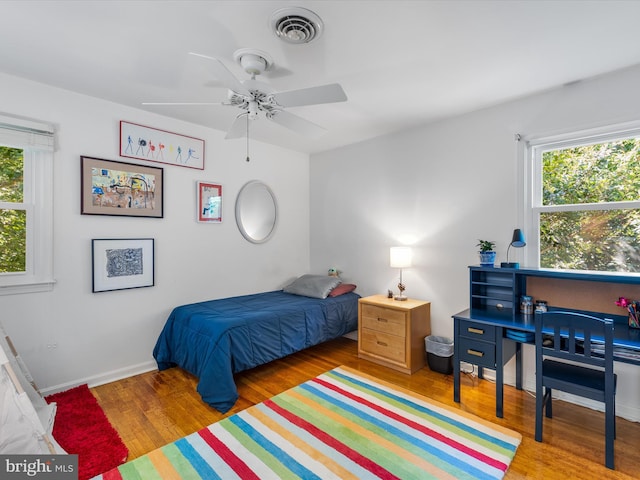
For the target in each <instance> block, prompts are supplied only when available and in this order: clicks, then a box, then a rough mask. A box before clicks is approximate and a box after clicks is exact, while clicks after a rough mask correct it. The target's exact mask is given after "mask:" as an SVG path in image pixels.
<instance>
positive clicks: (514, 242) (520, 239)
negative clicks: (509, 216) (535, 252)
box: [511, 228, 527, 248]
mask: <svg viewBox="0 0 640 480" xmlns="http://www.w3.org/2000/svg"><path fill="white" fill-rule="evenodd" d="M526 244H527V243H526V242H525V241H524V233H522V230H520V229H519V228H516V229H515V230H514V231H513V238H512V239H511V246H513V247H516V248H520V247H524V246H525V245H526Z"/></svg>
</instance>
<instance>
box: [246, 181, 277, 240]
mask: <svg viewBox="0 0 640 480" xmlns="http://www.w3.org/2000/svg"><path fill="white" fill-rule="evenodd" d="M254 185H258V186H261V187H264V189H265V190H266V191H267V193H268V194H269V196H270V197H271V201H272V202H273V223H272V225H271V229H270V230H269V232H268V233H267V234H266V235H265V236H263V237H261V238H255V237H253V236H251V235H250V234H249V233H248V232H247V230H246V228H245V226H244V223H243V220H242V197H243V193H244V192H246V191H247V190H248V189H249V188H250V187H252V186H254ZM235 213H236V224H237V225H238V230H240V233H241V234H242V236H243V237H244V238H245V239H246V240H248V241H249V242H251V243H264V242H266V241H267V240H269V239H270V238H271V237H272V236H273V233H274V232H275V230H276V224H277V223H278V202H277V201H276V196H275V195H274V193H273V190H271V188H269V185H267V184H266V183H264V182H262V181H260V180H251V181H249V182H247V183H245V184H244V185H243V186H242V188H241V189H240V191H239V192H238V196H237V197H236V208H235Z"/></svg>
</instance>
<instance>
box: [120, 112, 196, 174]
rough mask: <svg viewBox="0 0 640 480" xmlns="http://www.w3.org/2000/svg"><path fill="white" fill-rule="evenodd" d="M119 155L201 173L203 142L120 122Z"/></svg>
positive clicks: (177, 134)
mask: <svg viewBox="0 0 640 480" xmlns="http://www.w3.org/2000/svg"><path fill="white" fill-rule="evenodd" d="M120 156H121V157H127V158H138V159H140V160H149V161H150V162H159V163H168V164H170V165H177V166H179V167H187V168H196V169H198V170H204V140H201V139H199V138H194V137H189V136H187V135H180V134H179V133H172V132H167V131H166V130H159V129H157V128H151V127H145V126H144V125H138V124H137V123H130V122H125V121H124V120H121V121H120Z"/></svg>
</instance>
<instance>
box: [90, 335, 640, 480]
mask: <svg viewBox="0 0 640 480" xmlns="http://www.w3.org/2000/svg"><path fill="white" fill-rule="evenodd" d="M340 365H346V366H349V367H352V368H355V369H356V370H359V371H362V372H365V373H368V374H370V375H373V376H375V377H378V378H380V379H383V380H386V381H388V382H392V383H394V384H397V385H400V386H402V387H404V388H408V389H410V390H413V391H415V392H417V393H420V394H422V395H425V396H427V397H429V398H431V399H433V400H437V401H439V402H442V403H445V404H447V405H453V406H456V407H458V408H460V409H462V410H465V411H468V412H471V413H474V414H475V415H478V416H479V417H482V418H485V419H487V420H490V421H492V422H494V423H497V424H500V425H503V426H505V427H508V428H511V429H512V430H516V431H517V432H520V433H521V434H522V436H523V440H522V443H521V444H520V447H519V448H518V451H517V453H516V456H515V458H514V460H513V462H512V464H511V466H510V468H509V471H508V472H507V475H506V476H505V478H507V479H519V478H533V479H545V480H546V479H554V478H557V479H563V480H564V479H589V480H593V479H604V478H614V479H617V478H620V479H623V478H624V479H629V478H636V479H637V478H640V423H634V422H629V421H627V420H624V419H620V418H618V420H617V424H616V427H617V439H616V445H615V463H616V470H615V471H612V470H609V469H607V468H605V467H604V414H603V413H601V412H596V411H594V410H591V409H588V408H584V407H580V406H576V405H574V404H569V403H566V402H562V401H554V406H553V408H554V410H553V413H554V418H553V419H545V424H544V428H545V430H544V443H538V442H536V441H535V440H534V421H535V413H534V412H535V399H534V397H533V396H532V395H531V394H530V393H527V392H524V391H518V390H516V389H515V388H513V387H510V386H506V387H505V398H504V404H505V406H504V418H502V419H499V418H496V417H495V385H494V384H493V383H491V382H489V381H487V380H479V379H478V378H477V377H470V376H467V375H463V376H462V393H461V397H462V401H461V403H460V404H456V403H454V402H453V376H451V375H443V374H441V373H436V372H432V371H431V370H430V369H429V368H428V367H425V368H423V369H422V370H420V371H418V372H416V373H415V374H413V375H405V374H402V373H398V372H394V371H393V370H390V369H387V368H384V367H379V366H377V365H375V364H373V363H371V362H368V361H366V360H360V359H358V356H357V344H356V342H355V341H353V340H349V339H345V338H341V339H338V340H334V341H331V342H327V343H325V344H323V345H319V346H316V347H313V348H310V349H307V350H305V351H303V352H299V353H296V354H294V355H291V356H289V357H286V358H284V359H282V360H277V361H274V362H271V363H269V364H268V365H264V366H261V367H258V368H255V369H252V370H249V371H247V372H243V373H240V374H237V375H236V384H237V386H238V391H239V393H240V399H239V400H238V402H237V403H236V405H235V406H234V407H233V408H232V409H231V410H230V411H229V412H227V413H226V414H224V415H223V414H221V413H219V412H218V411H216V410H214V409H213V408H211V407H209V406H208V405H206V404H205V403H203V402H202V400H201V399H200V396H199V395H198V393H197V392H196V384H197V379H196V378H194V377H193V376H191V375H189V374H188V373H186V372H184V371H183V370H181V369H179V368H172V369H169V370H165V371H162V372H157V371H156V372H149V373H145V374H142V375H137V376H135V377H130V378H127V379H124V380H120V381H118V382H114V383H110V384H107V385H102V386H99V387H95V388H92V389H91V390H92V391H93V393H94V395H95V396H96V397H97V399H98V401H99V403H100V405H101V406H102V408H103V409H104V410H105V412H106V414H107V416H108V417H109V419H110V420H111V422H112V424H113V425H114V427H115V428H116V429H117V430H118V432H119V433H120V436H121V437H122V439H123V441H124V443H125V444H126V445H127V447H128V448H129V452H130V453H129V459H130V460H132V459H134V458H136V457H138V456H140V455H143V454H145V453H147V452H149V451H151V450H153V449H155V448H158V447H160V446H162V445H165V444H166V443H170V442H173V441H174V440H177V439H178V438H180V437H183V436H185V435H188V434H190V433H193V432H194V431H196V430H199V429H200V428H202V427H205V426H207V425H209V424H211V423H213V422H216V421H217V420H220V419H221V418H224V417H226V416H229V415H232V414H234V413H237V412H239V411H241V410H243V409H245V408H247V407H249V406H251V405H254V404H256V403H259V402H261V401H263V400H265V399H267V398H270V397H272V396H273V395H275V394H277V393H280V392H282V391H284V390H286V389H288V388H291V387H294V386H296V385H298V384H300V383H303V382H304V381H306V380H308V379H311V378H313V377H315V376H317V375H319V374H321V373H323V372H325V371H327V370H330V369H332V368H334V367H337V366H340Z"/></svg>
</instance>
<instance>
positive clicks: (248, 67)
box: [233, 48, 273, 75]
mask: <svg viewBox="0 0 640 480" xmlns="http://www.w3.org/2000/svg"><path fill="white" fill-rule="evenodd" d="M233 58H234V60H235V61H236V62H238V63H239V64H240V66H241V67H242V69H243V70H244V71H245V72H247V73H248V74H249V75H260V74H262V73H264V72H266V71H267V70H269V69H270V68H271V67H272V66H273V60H272V58H271V56H270V55H269V54H268V53H267V52H263V51H262V50H257V49H255V48H240V49H238V50H236V51H235V52H233Z"/></svg>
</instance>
